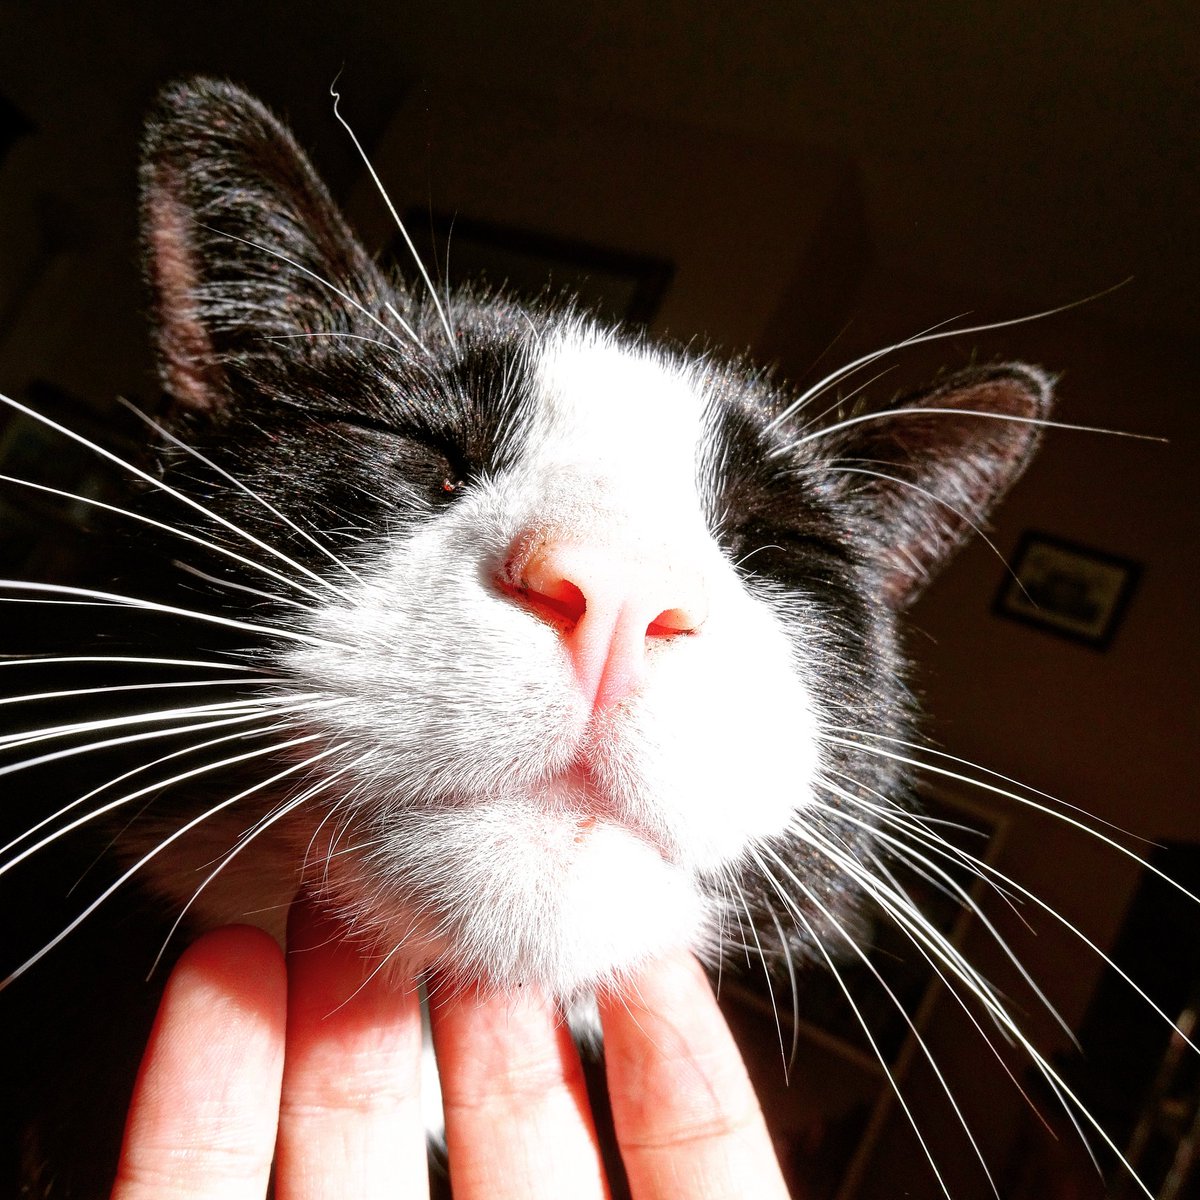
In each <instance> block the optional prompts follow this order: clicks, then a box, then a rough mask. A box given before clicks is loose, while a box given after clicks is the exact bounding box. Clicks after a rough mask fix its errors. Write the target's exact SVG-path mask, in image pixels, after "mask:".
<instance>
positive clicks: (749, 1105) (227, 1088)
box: [113, 909, 787, 1200]
mask: <svg viewBox="0 0 1200 1200" xmlns="http://www.w3.org/2000/svg"><path fill="white" fill-rule="evenodd" d="M289 941H290V952H289V955H288V958H287V962H286V964H285V961H284V958H283V955H282V954H281V953H280V951H279V948H278V947H277V946H276V944H275V943H274V942H273V941H272V940H271V939H270V938H269V937H267V935H266V934H263V933H261V932H259V931H257V930H254V929H249V928H244V927H233V928H228V929H222V930H218V931H216V932H215V933H211V934H209V935H207V936H205V937H203V938H201V939H200V941H198V942H197V943H196V944H195V945H194V946H192V947H191V948H190V949H189V950H188V951H186V952H185V954H184V955H183V957H182V958H181V959H180V962H179V964H178V966H177V967H176V968H175V971H174V972H173V974H172V976H171V979H170V981H169V982H168V984H167V989H166V992H165V994H164V997H163V1001H162V1005H161V1007H160V1009H159V1013H158V1018H157V1020H156V1022H155V1026H154V1030H153V1033H152V1034H151V1037H150V1042H149V1046H148V1048H147V1050H146V1055H145V1058H144V1060H143V1063H142V1069H141V1073H140V1075H139V1077H138V1082H137V1086H136V1089H135V1092H134V1098H133V1104H132V1107H131V1109H130V1114H129V1119H128V1123H127V1126H126V1132H125V1143H124V1146H123V1149H122V1152H121V1161H120V1167H119V1170H118V1175H117V1181H116V1185H115V1187H114V1190H113V1200H151V1198H153V1200H183V1198H184V1197H187V1198H188V1200H235V1198H236V1200H243V1198H244V1200H262V1197H264V1196H265V1195H266V1192H267V1186H268V1179H269V1177H270V1175H271V1165H272V1161H274V1164H275V1174H274V1183H275V1193H274V1194H275V1196H276V1197H277V1198H278V1200H333V1198H335V1197H336V1198H337V1200H345V1198H346V1197H354V1198H355V1200H374V1198H375V1197H384V1196H387V1197H418V1198H419V1197H424V1196H427V1195H428V1174H427V1166H426V1148H425V1128H424V1122H423V1119H422V1116H421V1108H420V1059H421V1019H420V1011H419V1007H418V1003H417V997H416V990H415V988H412V987H410V988H408V989H404V988H401V987H399V986H397V983H396V981H394V980H387V979H385V978H384V973H383V972H380V973H379V974H377V975H376V976H374V977H373V978H370V979H368V980H367V981H366V982H365V983H364V982H363V978H364V967H363V961H362V959H361V958H360V957H359V956H358V955H357V954H356V952H355V951H354V949H353V948H352V947H349V946H347V945H346V944H345V943H344V942H343V941H342V940H341V939H339V938H337V937H336V936H335V933H334V932H333V931H331V930H330V929H329V928H328V927H323V926H322V925H321V924H320V923H319V922H318V921H317V920H316V918H314V916H313V914H312V913H311V912H310V911H308V910H306V909H301V911H300V912H299V913H298V914H297V916H296V919H295V920H294V921H293V923H292V928H291V930H290V931H289ZM431 1016H432V1021H433V1031H434V1044H435V1048H436V1050H437V1056H438V1067H439V1073H440V1076H441V1086H442V1094H443V1106H444V1112H445V1118H446V1141H447V1152H448V1155H449V1162H450V1176H451V1181H452V1183H453V1187H454V1195H455V1200H476V1198H481V1197H488V1198H489V1200H539V1198H542V1197H546V1198H549V1197H554V1198H555V1200H560V1198H562V1197H570V1198H571V1200H590V1198H594V1197H605V1196H607V1195H608V1188H607V1184H606V1182H605V1179H604V1172H603V1166H602V1163H601V1157H600V1152H599V1148H598V1145H597V1140H596V1134H595V1131H594V1129H593V1125H592V1120H591V1113H590V1111H589V1107H588V1101H587V1095H586V1092H585V1089H584V1083H583V1076H582V1072H581V1068H580V1063H579V1058H578V1055H577V1053H576V1050H575V1047H574V1044H573V1043H572V1041H571V1038H570V1035H569V1032H568V1030H567V1028H566V1025H565V1024H564V1023H563V1022H562V1020H561V1019H560V1017H559V1014H558V1012H557V1010H556V1008H555V1006H554V1005H553V1004H551V1003H548V1002H547V1001H546V1000H545V999H544V998H543V997H541V996H538V995H535V994H532V993H522V994H520V995H517V996H513V995H501V996H493V997H489V998H486V999H481V998H479V997H478V996H475V995H473V994H469V993H468V994H463V993H458V994H456V995H448V994H444V995H439V996H437V997H436V998H435V1001H434V1004H433V1007H432V1013H431ZM601 1018H602V1022H603V1026H604V1037H605V1058H606V1071H607V1077H608V1088H609V1095H610V1099H611V1103H612V1109H613V1119H614V1123H615V1126H616V1131H617V1139H618V1142H619V1145H620V1149H621V1156H622V1159H623V1161H624V1164H625V1168H626V1172H627V1174H628V1176H629V1182H630V1187H631V1190H632V1193H633V1196H634V1197H635V1200H685V1198H686V1200H695V1198H697V1197H703V1198H704V1200H717V1198H724V1197H729V1198H733V1197H745V1196H754V1197H762V1198H763V1200H774V1198H780V1200H782V1198H784V1197H786V1195H787V1192H786V1188H785V1187H784V1184H783V1181H782V1178H781V1176H780V1173H779V1168H778V1166H777V1163H776V1160H775V1156H774V1152H773V1150H772V1147H771V1142H770V1139H769V1137H768V1135H767V1132H766V1128H765V1126H764V1124H763V1120H762V1114H761V1112H760V1110H759V1107H758V1102H757V1100H756V1098H755V1096H754V1093H753V1091H752V1089H751V1086H750V1083H749V1080H748V1079H747V1077H746V1073H745V1069H744V1067H743V1065H742V1061H741V1058H740V1056H739V1054H738V1051H737V1049H736V1047H735V1046H734V1044H733V1041H732V1038H731V1037H730V1034H729V1031H728V1028H727V1027H726V1025H725V1022H724V1020H723V1019H722V1017H721V1014H720V1012H719V1010H718V1009H717V1006H716V1003H715V1001H714V999H713V996H712V992H711V990H710V989H709V985H708V982H707V980H706V979H705V978H704V975H703V972H702V971H701V969H700V967H699V966H698V965H697V964H696V963H695V961H694V960H693V959H691V958H690V957H688V956H683V955H679V956H675V957H671V958H668V959H664V960H661V961H659V962H657V963H655V964H654V965H653V966H651V967H650V968H648V969H647V970H646V971H644V972H643V973H642V974H641V975H640V976H639V977H638V979H637V980H636V981H635V984H634V986H633V987H632V988H630V989H629V990H628V991H627V992H625V993H623V994H622V995H621V996H619V997H611V998H608V999H606V1000H604V1001H603V1002H602V1004H601Z"/></svg>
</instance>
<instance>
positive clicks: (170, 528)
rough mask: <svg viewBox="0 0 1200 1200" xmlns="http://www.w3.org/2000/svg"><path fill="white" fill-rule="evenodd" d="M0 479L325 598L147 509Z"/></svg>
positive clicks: (265, 566)
mask: <svg viewBox="0 0 1200 1200" xmlns="http://www.w3.org/2000/svg"><path fill="white" fill-rule="evenodd" d="M0 482H3V483H9V484H14V485H16V486H18V487H23V488H31V489H32V490H34V491H37V492H43V493H45V494H48V495H51V496H59V497H61V498H62V499H64V500H70V501H72V502H73V503H77V504H86V505H88V506H89V507H91V508H98V509H100V510H101V511H103V512H110V513H114V514H115V515H117V516H121V517H128V518H129V519H130V520H131V521H137V522H139V523H140V524H142V525H148V526H150V527H151V528H152V529H160V530H162V531H163V532H164V533H169V534H171V536H172V537H178V538H182V539H183V540H184V541H188V542H192V543H194V544H195V545H197V546H202V547H203V548H204V549H205V550H210V551H212V553H214V554H221V555H224V556H225V557H226V558H231V559H233V560H234V561H235V562H239V563H241V564H242V565H243V566H245V567H250V568H251V569H252V570H254V571H261V572H262V573H263V574H264V575H269V576H270V577H271V578H272V579H275V580H277V581H278V582H280V583H283V584H286V585H287V586H288V587H292V588H295V589H296V590H297V591H300V592H303V593H304V594H305V595H306V596H308V597H310V598H311V599H313V600H321V599H323V597H322V596H321V595H320V594H319V593H318V592H314V591H313V590H312V589H311V588H309V587H306V586H305V585H304V584H302V583H300V582H299V581H298V580H296V579H293V578H292V577H291V576H289V575H284V574H283V573H282V572H279V571H276V570H275V569H274V568H272V567H269V566H267V565H266V564H265V563H261V562H258V561H257V560H256V559H253V558H247V557H245V555H242V554H239V553H238V552H237V551H236V550H232V549H230V548H229V547H228V546H222V545H221V544H220V543H219V542H213V541H210V540H209V539H208V538H203V537H200V536H199V534H195V533H192V532H191V531H190V530H188V529H181V528H179V527H178V526H176V525H168V524H167V523H166V522H165V521H156V520H155V519H154V518H153V517H148V516H146V515H145V514H144V513H139V512H134V511H132V510H131V509H128V508H121V507H119V506H118V505H115V504H107V503H106V502H105V501H103V500H97V499H95V498H94V497H92V496H82V495H79V494H77V493H75V492H68V491H64V490H63V489H61V488H54V487H48V486H47V485H46V484H42V483H34V482H33V481H32V480H29V479H18V478H16V477H15V476H12V475H0Z"/></svg>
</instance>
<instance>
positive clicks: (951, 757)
mask: <svg viewBox="0 0 1200 1200" xmlns="http://www.w3.org/2000/svg"><path fill="white" fill-rule="evenodd" d="M825 730H827V731H828V732H830V733H841V734H850V735H853V736H855V737H865V738H870V739H871V740H872V741H874V742H886V743H888V744H889V745H893V746H903V747H905V748H906V749H909V750H915V751H916V752H917V753H919V754H927V755H929V756H930V757H931V758H939V759H941V760H942V761H943V762H952V763H957V764H958V765H959V766H960V767H968V768H970V770H972V771H978V772H979V773H980V774H981V775H986V776H988V777H989V778H990V779H998V780H1000V782H1001V783H1007V784H1009V785H1011V786H1012V787H1014V788H1020V789H1021V791H1023V792H1026V793H1028V794H1029V795H1031V796H1040V797H1041V798H1042V799H1043V800H1049V801H1050V802H1051V803H1052V804H1057V805H1059V806H1061V807H1062V808H1069V809H1070V810H1071V811H1072V812H1077V813H1080V814H1082V815H1083V816H1085V817H1087V818H1088V819H1089V820H1091V821H1095V822H1096V824H1098V825H1104V826H1105V827H1106V828H1108V829H1112V830H1113V831H1115V832H1116V833H1119V834H1121V835H1122V836H1123V837H1127V838H1132V839H1133V840H1135V841H1139V842H1145V843H1147V844H1148V845H1154V844H1155V843H1153V842H1151V841H1150V840H1149V839H1148V838H1144V837H1140V836H1139V835H1138V834H1136V833H1133V832H1132V831H1131V830H1128V829H1126V828H1124V827H1123V826H1121V825H1117V824H1115V823H1114V822H1112V821H1106V820H1105V819H1104V818H1103V817H1098V816H1096V815H1095V814H1094V813H1091V812H1089V811H1088V810H1087V809H1086V808H1083V807H1081V806H1080V805H1078V804H1071V803H1070V802H1069V801H1067V800H1060V799H1059V798H1058V797H1057V796H1053V795H1051V794H1050V793H1049V792H1043V791H1041V790H1040V789H1039V788H1035V787H1031V786H1030V785H1029V784H1027V783H1022V782H1021V780H1019V779H1014V778H1013V777H1012V776H1011V775H1004V774H1002V773H1001V772H1000V771H994V770H992V769H991V768H990V767H985V766H983V765H981V764H980V763H977V762H972V761H971V760H970V759H969V758H960V757H959V756H958V755H955V754H948V753H947V752H946V751H945V750H938V749H937V748H935V747H933V746H928V745H924V744H923V743H921V742H913V741H907V740H906V739H904V738H899V737H895V736H894V735H891V734H884V733H877V732H875V731H873V730H870V729H855V728H853V727H852V726H848V725H826V726H825ZM850 744H852V745H855V746H857V747H858V748H859V749H861V750H868V751H869V750H870V749H871V747H870V746H869V745H867V746H863V745H858V743H850ZM967 782H971V780H969V779H968V780H967Z"/></svg>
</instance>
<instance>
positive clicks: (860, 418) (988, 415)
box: [774, 405, 1165, 457]
mask: <svg viewBox="0 0 1200 1200" xmlns="http://www.w3.org/2000/svg"><path fill="white" fill-rule="evenodd" d="M912 416H918V417H920V416H946V417H980V418H982V419H983V420H986V421H1013V422H1016V423H1017V424H1018V425H1032V426H1035V427H1037V428H1040V429H1065V430H1068V431H1070V432H1072V433H1103V434H1105V435H1107V436H1108V437H1123V438H1133V439H1135V440H1136V441H1139V442H1162V441H1164V440H1165V439H1164V438H1160V437H1156V436H1154V435H1153V434H1148V433H1131V432H1129V431H1128V430H1124V429H1105V428H1102V427H1101V426H1099V425H1074V424H1070V423H1068V422H1066V421H1051V420H1050V419H1049V418H1044V417H1022V416H1018V415H1017V414H1015V413H999V412H984V411H982V410H981V409H972V408H940V407H936V406H931V407H929V408H923V407H921V406H919V405H918V406H916V407H913V408H889V409H884V410H882V411H879V412H868V413H859V414H858V415H857V416H852V417H846V418H845V419H844V420H841V421H838V422H837V423H836V424H834V425H829V426H827V427H826V428H824V429H817V430H814V431H813V432H812V433H806V434H804V435H802V436H801V437H800V438H798V439H797V440H796V441H794V442H792V443H791V445H789V446H788V447H787V449H786V450H785V451H782V452H774V456H775V457H778V456H779V454H780V453H791V452H792V451H795V450H798V449H800V447H802V446H805V445H807V444H808V443H809V442H813V441H816V440H817V439H818V438H823V437H829V436H831V435H832V434H835V433H841V432H842V430H844V429H850V428H852V427H853V426H855V425H861V424H863V423H864V422H867V421H883V420H889V419H891V418H893V417H912Z"/></svg>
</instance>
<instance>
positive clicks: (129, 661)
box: [0, 654, 273, 678]
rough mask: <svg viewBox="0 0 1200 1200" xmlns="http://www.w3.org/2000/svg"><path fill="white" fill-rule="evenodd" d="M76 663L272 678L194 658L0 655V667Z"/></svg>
mask: <svg viewBox="0 0 1200 1200" xmlns="http://www.w3.org/2000/svg"><path fill="white" fill-rule="evenodd" d="M68 663H70V664H72V665H78V664H82V663H105V664H108V665H114V664H118V663H120V664H123V665H130V666H141V667H205V668H206V669H208V670H212V671H240V672H244V673H246V674H256V675H262V676H265V677H266V678H273V675H271V674H268V673H267V672H266V671H264V670H263V669H262V668H261V667H251V666H247V665H245V664H244V663H223V662H210V661H209V660H208V659H198V658H146V657H142V656H139V655H136V654H130V655H121V654H47V655H42V656H34V657H32V658H10V657H8V656H6V655H3V654H0V667H41V666H58V665H60V664H68Z"/></svg>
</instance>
